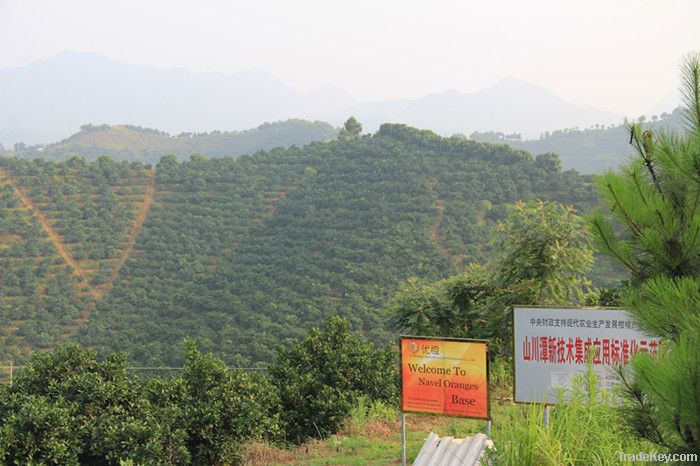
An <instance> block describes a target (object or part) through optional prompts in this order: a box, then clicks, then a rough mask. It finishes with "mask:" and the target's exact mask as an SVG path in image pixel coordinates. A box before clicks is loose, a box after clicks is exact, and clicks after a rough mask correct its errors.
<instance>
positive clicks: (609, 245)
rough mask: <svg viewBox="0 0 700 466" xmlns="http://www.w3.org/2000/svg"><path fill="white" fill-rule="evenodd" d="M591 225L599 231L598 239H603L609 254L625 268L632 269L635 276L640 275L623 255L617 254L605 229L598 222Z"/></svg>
mask: <svg viewBox="0 0 700 466" xmlns="http://www.w3.org/2000/svg"><path fill="white" fill-rule="evenodd" d="M591 223H593V227H594V228H595V229H596V230H597V231H598V238H600V239H601V241H602V242H603V245H604V246H605V248H606V249H607V250H608V252H610V254H612V255H613V256H615V258H617V260H619V261H620V262H622V263H623V264H624V265H625V267H627V268H628V269H630V270H631V271H632V273H634V274H635V275H639V270H638V269H637V267H635V266H634V265H632V264H631V263H629V262H628V261H627V259H625V258H624V257H622V255H621V254H620V253H619V252H617V249H616V248H615V247H614V246H613V245H612V243H611V242H610V240H609V239H608V237H607V235H606V234H605V232H604V231H603V228H602V227H601V226H600V224H599V223H598V221H596V220H594V221H593V222H591Z"/></svg>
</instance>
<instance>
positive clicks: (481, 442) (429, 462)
mask: <svg viewBox="0 0 700 466" xmlns="http://www.w3.org/2000/svg"><path fill="white" fill-rule="evenodd" d="M486 448H493V442H492V441H491V440H489V438H488V437H487V436H486V435H485V434H476V435H473V436H471V437H467V438H465V439H461V438H454V437H442V438H440V437H438V436H437V435H436V434H434V433H432V432H431V433H430V435H429V436H428V439H427V440H426V441H425V443H424V444H423V448H421V450H420V453H418V456H417V457H416V460H415V461H414V462H413V466H463V465H467V466H475V465H478V464H479V459H481V457H482V456H483V455H484V451H485V449H486Z"/></svg>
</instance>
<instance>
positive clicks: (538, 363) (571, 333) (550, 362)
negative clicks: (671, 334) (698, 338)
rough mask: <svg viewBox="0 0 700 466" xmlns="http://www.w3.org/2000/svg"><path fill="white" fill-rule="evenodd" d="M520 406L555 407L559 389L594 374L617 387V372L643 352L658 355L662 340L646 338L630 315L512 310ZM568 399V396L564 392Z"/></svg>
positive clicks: (607, 312) (583, 311)
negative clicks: (590, 371)
mask: <svg viewBox="0 0 700 466" xmlns="http://www.w3.org/2000/svg"><path fill="white" fill-rule="evenodd" d="M513 338H514V345H515V354H514V358H515V361H514V362H515V401H517V402H533V403H543V402H545V403H556V401H557V388H558V387H561V388H564V389H568V388H570V387H571V379H572V378H573V377H574V376H576V375H581V374H585V372H586V369H587V363H588V357H589V354H591V353H592V352H593V351H594V350H593V349H594V348H595V353H594V354H595V356H594V358H593V370H594V371H595V372H596V374H597V375H598V378H599V380H600V384H601V386H602V387H606V388H612V387H613V385H614V384H615V383H616V379H615V377H614V376H613V373H614V371H613V370H612V369H613V368H614V367H615V366H619V365H623V364H626V363H628V362H629V360H630V358H631V357H632V356H633V355H635V354H636V353H638V352H639V351H648V352H650V353H651V354H654V353H656V350H657V348H658V345H659V339H658V338H654V337H650V336H648V335H646V334H644V333H642V332H641V331H640V330H639V329H638V328H637V327H636V325H635V324H634V322H633V321H632V318H631V316H630V315H629V313H628V312H627V311H623V310H604V309H547V308H535V307H516V308H515V309H514V310H513ZM565 394H566V392H565Z"/></svg>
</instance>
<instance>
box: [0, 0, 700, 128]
mask: <svg viewBox="0 0 700 466" xmlns="http://www.w3.org/2000/svg"><path fill="white" fill-rule="evenodd" d="M699 18H700V1H699V0H605V1H601V0H580V1H567V0H556V1H544V0H528V1H523V0H513V1H487V0H482V1H467V0H462V1H446V0H432V1H427V0H422V1H410V0H401V1H388V0H374V1H358V0H355V1H347V0H345V1H333V0H313V1H311V0H309V1H304V0H286V1H265V0H255V1H234V0H228V1H209V0H197V1H193V0H187V1H175V0H136V1H133V0H119V1H107V0H99V1H98V0H85V1H79V0H61V1H56V0H44V1H40V0H0V67H10V66H18V65H23V64H26V63H30V62H32V61H36V60H40V59H44V58H47V57H49V56H51V55H55V54H57V53H60V52H62V51H67V50H70V51H89V52H97V53H100V54H104V55H107V56H109V57H110V58H113V59H115V60H119V61H126V62H131V63H138V64H148V65H153V66H156V67H161V68H170V67H180V68H185V69H187V70H191V71H221V72H224V73H233V72H236V71H242V70H247V69H251V68H258V69H263V70H266V71H268V72H270V73H272V74H273V75H275V76H276V77H278V78H280V79H282V80H283V81H285V82H287V83H288V84H289V85H291V86H292V87H293V88H295V89H297V90H299V91H309V90H312V89H314V88H317V87H321V86H326V85H328V86H334V87H338V88H341V89H343V90H345V91H347V92H349V93H350V94H351V95H353V96H354V97H356V98H358V99H360V100H370V99H372V100H373V99H388V98H404V97H419V96H421V95H424V94H426V93H431V92H440V91H443V90H447V89H457V90H459V91H461V92H469V91H474V90H478V89H482V88H484V87H488V86H490V85H492V84H493V83H494V82H495V81H497V80H498V79H501V78H503V77H505V76H513V77H517V78H520V79H523V80H526V81H530V82H532V83H535V84H538V85H541V86H543V87H545V88H547V89H549V90H550V91H552V92H554V93H555V94H557V95H559V96H561V97H564V98H566V99H568V100H570V101H572V102H574V103H577V104H581V105H590V106H594V107H598V108H600V109H603V110H608V111H613V112H615V113H620V114H625V115H637V114H641V113H646V112H648V111H649V110H650V109H651V108H652V107H654V105H656V104H657V103H658V102H659V101H661V100H663V99H664V98H666V97H668V96H669V94H671V93H672V92H674V91H675V90H676V88H677V85H678V63H679V60H680V58H681V57H682V56H683V55H684V54H685V53H687V52H688V51H690V50H693V49H694V50H698V49H700V27H698V19H699Z"/></svg>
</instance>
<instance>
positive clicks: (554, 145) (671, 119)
mask: <svg viewBox="0 0 700 466" xmlns="http://www.w3.org/2000/svg"><path fill="white" fill-rule="evenodd" d="M644 125H645V127H647V128H650V129H652V130H654V131H661V130H664V129H675V130H679V129H681V127H682V117H681V113H680V109H676V110H675V111H674V112H672V113H670V114H667V113H662V114H661V115H660V116H657V115H653V116H652V117H651V118H649V119H647V120H645V122H644ZM469 137H470V138H471V139H474V140H475V141H480V142H491V143H501V144H504V143H505V144H508V145H509V146H511V147H515V148H517V149H523V150H526V151H529V152H530V153H532V154H544V153H548V152H549V153H554V154H557V155H559V157H561V160H562V164H563V166H564V168H565V169H574V170H577V171H579V172H581V173H602V172H604V171H606V170H609V169H614V168H617V167H618V166H619V165H620V164H621V163H622V162H623V161H625V160H626V159H627V158H629V157H630V156H631V155H632V154H633V153H634V150H633V148H632V146H631V145H630V144H628V141H629V131H628V129H627V126H626V125H625V124H620V125H607V126H606V125H595V126H593V127H590V128H586V129H578V128H570V129H560V130H556V131H552V132H549V131H547V132H546V133H544V134H542V135H541V137H540V138H539V139H532V140H523V139H521V138H520V136H519V135H518V134H510V135H509V134H504V133H500V132H493V131H491V132H483V133H472V134H471V135H470V136H469Z"/></svg>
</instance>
